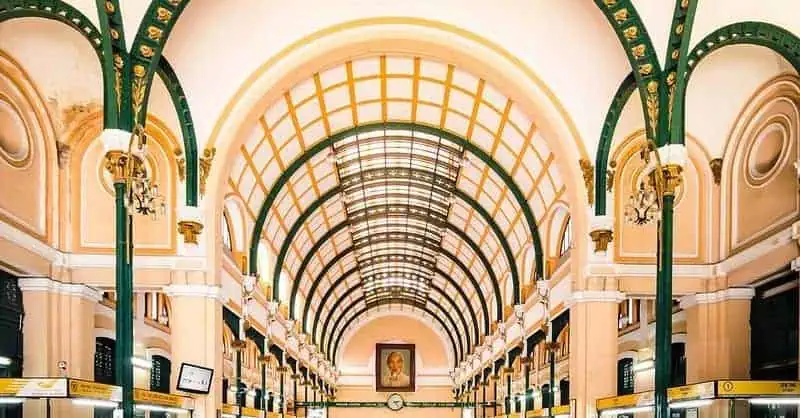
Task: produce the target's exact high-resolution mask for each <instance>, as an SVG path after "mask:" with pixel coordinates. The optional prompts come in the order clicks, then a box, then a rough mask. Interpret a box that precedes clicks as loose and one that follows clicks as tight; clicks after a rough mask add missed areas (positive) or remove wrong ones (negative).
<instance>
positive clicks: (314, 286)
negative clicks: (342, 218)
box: [302, 260, 489, 341]
mask: <svg viewBox="0 0 800 418" xmlns="http://www.w3.org/2000/svg"><path fill="white" fill-rule="evenodd" d="M336 261H338V260H335V261H334V260H331V261H330V262H329V263H328V264H327V265H326V266H325V267H323V268H322V270H321V271H320V273H319V274H318V275H317V277H316V278H315V280H314V282H313V283H312V285H311V288H310V289H309V291H308V296H306V301H305V304H304V307H303V316H302V318H303V327H302V328H303V330H304V332H307V330H308V326H307V320H308V316H309V315H308V313H309V310H310V309H311V299H312V296H313V295H314V294H315V293H316V289H317V287H318V285H319V283H320V282H321V281H322V278H323V277H324V276H325V273H326V272H327V271H328V270H329V269H330V268H331V267H332V266H333V265H334V264H335V262H336ZM356 272H358V267H354V268H352V269H350V270H348V271H346V272H345V273H344V274H343V275H342V276H341V277H339V278H338V279H336V280H335V281H334V282H333V284H331V286H330V287H329V288H328V290H327V292H325V295H324V296H323V297H322V299H321V300H320V302H319V303H318V304H317V307H318V308H317V310H316V314H315V318H314V329H313V333H312V337H311V338H312V340H314V341H316V335H317V324H318V323H319V317H320V314H321V312H322V309H321V307H323V306H326V305H325V304H326V303H327V302H328V298H330V296H331V294H332V293H333V291H334V290H335V289H336V288H337V287H338V286H339V284H341V283H342V282H343V281H344V280H345V279H346V278H347V277H349V276H351V275H352V274H354V273H356ZM435 272H436V273H437V274H439V275H440V276H442V277H443V278H444V279H445V280H447V281H448V282H449V283H450V284H451V285H452V286H453V288H454V289H456V291H457V292H458V293H459V295H461V298H462V299H463V300H464V304H465V305H466V307H467V309H468V310H469V314H470V316H471V318H472V322H473V324H474V328H475V330H474V333H473V335H474V339H475V341H477V340H478V339H479V338H480V332H479V331H478V317H477V315H476V314H475V310H474V309H473V308H472V304H471V303H470V300H469V298H468V297H467V294H466V293H465V292H464V289H462V288H461V287H460V286H459V285H458V283H456V282H455V280H453V278H451V277H450V276H449V275H448V274H446V273H445V272H443V271H441V270H440V269H438V268H437V269H436V270H435ZM476 292H480V288H478V289H477V290H476ZM483 308H484V312H483V313H484V319H485V322H486V331H485V332H486V334H488V333H489V325H488V324H489V322H488V312H487V311H486V305H485V301H484V305H483ZM331 312H333V311H331Z"/></svg>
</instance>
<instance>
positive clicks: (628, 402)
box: [596, 391, 653, 411]
mask: <svg viewBox="0 0 800 418" xmlns="http://www.w3.org/2000/svg"><path fill="white" fill-rule="evenodd" d="M652 404H653V392H652V391H649V392H640V393H632V394H630V395H622V396H612V397H610V398H602V399H598V400H597V404H596V405H597V410H598V411H602V410H605V409H617V408H631V407H634V406H645V405H652Z"/></svg>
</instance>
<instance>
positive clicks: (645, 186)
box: [625, 176, 661, 225]
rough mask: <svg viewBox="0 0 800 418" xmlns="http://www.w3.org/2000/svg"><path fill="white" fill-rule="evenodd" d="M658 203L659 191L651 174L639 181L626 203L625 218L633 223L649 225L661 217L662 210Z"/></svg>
mask: <svg viewBox="0 0 800 418" xmlns="http://www.w3.org/2000/svg"><path fill="white" fill-rule="evenodd" d="M659 208H660V206H659V204H658V193H657V192H656V189H655V187H653V181H652V177H651V176H647V179H646V180H643V181H641V182H639V187H638V189H637V190H636V192H635V193H633V194H632V195H630V196H629V198H628V204H626V205H625V220H626V221H627V222H628V223H630V224H633V225H647V224H649V223H651V222H653V221H654V220H657V219H658V218H659V215H660V213H661V211H660V210H659Z"/></svg>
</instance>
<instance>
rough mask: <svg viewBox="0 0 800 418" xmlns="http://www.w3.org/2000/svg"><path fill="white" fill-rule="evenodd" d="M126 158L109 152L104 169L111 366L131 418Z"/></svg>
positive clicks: (130, 229) (130, 227)
mask: <svg viewBox="0 0 800 418" xmlns="http://www.w3.org/2000/svg"><path fill="white" fill-rule="evenodd" d="M127 164H128V161H127V158H126V157H125V156H124V155H123V153H122V152H121V151H109V152H108V154H107V155H106V168H107V169H108V170H109V172H111V174H112V176H113V178H114V192H115V208H114V210H115V224H116V260H115V263H116V264H115V278H116V292H117V312H116V319H115V321H116V343H115V346H114V363H115V368H116V370H115V372H116V384H117V385H118V386H120V387H122V413H123V417H124V418H133V365H132V364H131V358H132V357H133V268H132V264H131V262H132V258H133V243H132V235H133V222H132V219H131V216H130V215H129V214H128V210H127V208H126V205H125V202H126V199H127V187H126V183H125V181H126V180H125V179H126V176H125V173H126V171H127V169H128V167H127Z"/></svg>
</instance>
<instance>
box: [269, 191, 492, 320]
mask: <svg viewBox="0 0 800 418" xmlns="http://www.w3.org/2000/svg"><path fill="white" fill-rule="evenodd" d="M320 200H321V199H320ZM315 203H316V202H315ZM347 225H348V223H347V221H343V222H341V223H339V224H338V225H335V226H334V227H333V228H331V230H330V231H328V232H327V233H326V234H325V235H323V236H322V237H320V239H319V240H318V241H317V242H316V243H315V244H314V246H313V247H312V248H311V250H309V252H308V253H307V254H306V257H305V258H304V259H303V261H302V263H301V264H300V269H298V271H297V273H296V275H295V280H294V283H293V284H292V293H291V295H290V298H289V306H290V308H289V315H292V316H293V315H294V311H295V309H294V306H295V303H296V300H297V293H298V291H299V289H300V278H301V277H302V275H303V272H304V270H305V268H306V267H307V266H308V264H309V262H310V261H311V257H312V256H313V255H314V254H315V253H316V251H317V250H318V249H319V247H320V246H322V244H323V243H324V242H325V241H327V240H328V239H330V238H331V237H332V236H333V235H335V234H336V233H337V232H339V231H340V230H342V229H343V228H345V227H346V226H347ZM447 229H448V230H450V231H452V232H453V233H455V234H456V235H457V236H458V237H459V238H460V239H461V240H462V241H464V242H465V243H466V244H467V246H469V247H470V248H471V249H472V251H473V252H474V253H475V254H476V255H477V256H478V258H479V259H480V260H481V263H482V264H483V266H484V268H485V270H486V272H487V274H488V275H489V278H490V280H491V282H492V288H493V290H494V296H495V302H496V304H497V319H498V320H501V319H502V315H503V313H502V312H503V308H502V306H503V304H502V298H501V293H500V285H499V282H498V281H497V276H495V274H494V271H493V270H492V268H491V263H490V262H489V259H488V258H486V255H485V254H483V252H482V251H481V250H480V247H478V245H477V244H475V242H474V241H472V239H471V238H470V237H469V235H467V234H466V232H464V231H462V230H460V229H458V228H457V227H455V226H454V225H452V224H450V223H448V224H447ZM351 250H352V247H350V248H348V249H347V250H345V251H347V252H349V251H351ZM345 251H343V252H345ZM439 251H440V252H441V253H442V254H444V255H447V256H448V257H449V258H450V259H451V260H453V262H455V263H456V264H457V265H458V266H459V267H460V268H462V270H463V271H464V272H467V273H468V272H469V269H467V268H466V266H465V265H464V264H463V263H461V262H460V261H459V260H458V259H457V257H455V255H453V254H451V253H450V252H449V251H447V250H445V249H444V248H441V249H440V250H439ZM340 256H343V255H342V254H339V255H337V256H336V257H340ZM468 277H470V279H471V280H472V281H473V285H475V286H476V293H477V294H478V295H480V298H481V300H482V302H483V295H482V291H481V289H480V286H479V285H478V284H477V282H476V281H474V277H473V276H472V275H471V273H470V274H468ZM273 289H277V287H274V288H273ZM305 330H306V329H305V328H304V331H305Z"/></svg>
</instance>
